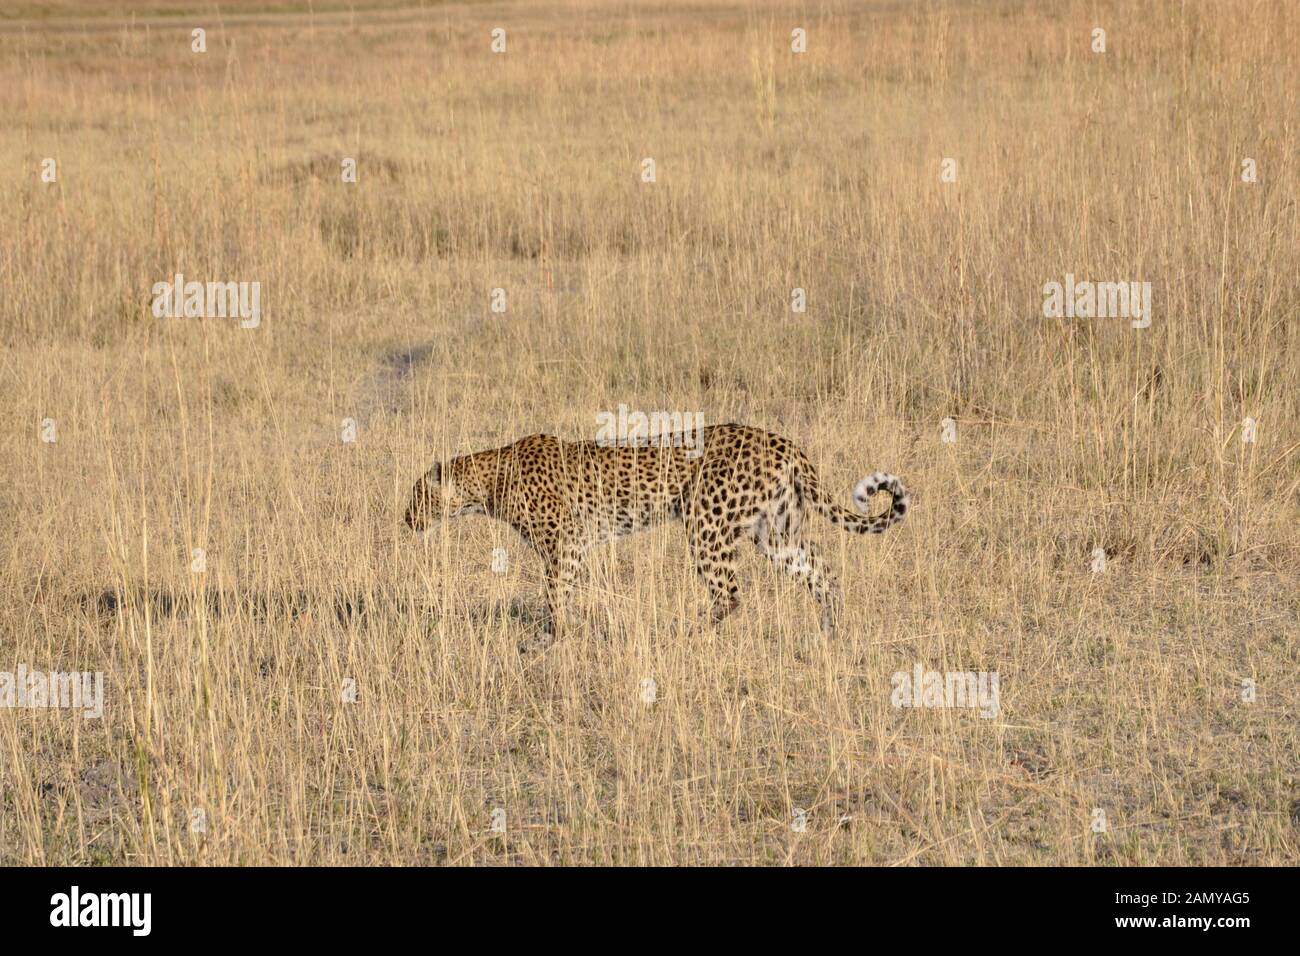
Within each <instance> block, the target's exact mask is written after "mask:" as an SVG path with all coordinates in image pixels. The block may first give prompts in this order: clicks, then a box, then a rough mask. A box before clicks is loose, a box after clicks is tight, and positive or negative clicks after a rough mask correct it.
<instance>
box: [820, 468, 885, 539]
mask: <svg viewBox="0 0 1300 956" xmlns="http://www.w3.org/2000/svg"><path fill="white" fill-rule="evenodd" d="M801 477H802V480H801V482H800V484H801V485H802V486H803V489H804V492H805V494H806V495H807V497H808V503H809V504H810V505H812V508H813V510H814V511H816V512H817V513H818V514H820V515H822V516H823V517H824V518H826V519H827V520H828V521H830V522H831V524H833V525H835V526H836V527H837V528H843V529H844V530H846V531H853V532H855V533H857V534H881V533H883V532H884V531H886V530H888V529H889V528H892V527H893V526H894V525H896V524H898V523H899V522H900V521H902V520H903V519H904V518H905V517H907V508H908V504H909V499H908V495H907V487H906V486H905V485H904V484H903V480H902V479H901V478H899V477H898V476H897V475H890V474H887V473H885V472H883V471H878V472H876V473H875V474H873V475H868V476H867V477H866V478H863V479H862V480H861V481H859V482H858V484H857V487H855V488H854V489H853V503H854V505H856V506H857V508H858V511H860V512H862V514H854V513H853V512H852V511H850V510H849V509H848V508H843V507H841V506H840V505H837V504H836V503H835V502H833V501H831V500H830V498H829V497H827V496H826V495H825V494H824V493H823V492H822V490H821V488H820V487H818V485H817V481H816V479H815V478H814V479H812V480H811V481H809V480H808V479H809V476H808V475H803V476H801ZM879 491H887V492H889V497H890V499H891V500H890V503H889V510H888V511H885V512H883V513H881V514H878V515H873V514H871V512H870V509H871V498H872V496H873V495H875V494H876V493H877V492H879Z"/></svg>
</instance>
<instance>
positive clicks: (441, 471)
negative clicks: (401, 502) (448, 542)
mask: <svg viewBox="0 0 1300 956" xmlns="http://www.w3.org/2000/svg"><path fill="white" fill-rule="evenodd" d="M477 457H478V456H476V455H464V456H462V457H460V458H453V459H452V460H451V462H450V463H448V464H447V465H446V467H444V466H443V465H441V464H437V463H435V464H434V466H433V467H432V468H430V469H429V470H428V471H427V472H425V473H424V475H423V476H422V477H421V478H420V479H419V480H418V481H416V483H415V487H414V488H412V489H411V503H410V505H408V506H407V509H406V523H407V525H409V526H410V527H411V529H412V530H414V531H424V530H425V529H427V528H428V527H429V526H430V525H431V524H433V522H435V521H439V520H442V519H443V518H457V517H459V516H461V515H475V514H484V513H485V512H486V511H487V505H488V500H489V492H490V490H491V486H490V485H489V484H488V482H487V481H486V480H484V476H483V475H482V474H481V468H480V467H478V463H477V462H476V461H475V459H476V458H477Z"/></svg>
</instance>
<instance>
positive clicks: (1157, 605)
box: [0, 0, 1300, 864]
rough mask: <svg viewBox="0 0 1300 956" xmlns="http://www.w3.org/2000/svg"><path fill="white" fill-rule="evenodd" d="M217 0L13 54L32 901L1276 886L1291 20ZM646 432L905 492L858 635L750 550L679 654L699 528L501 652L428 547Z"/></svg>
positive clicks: (921, 7)
mask: <svg viewBox="0 0 1300 956" xmlns="http://www.w3.org/2000/svg"><path fill="white" fill-rule="evenodd" d="M186 6H187V5H186V4H182V3H179V2H176V3H172V2H168V0H159V2H157V3H154V4H143V5H133V4H127V3H107V4H97V5H88V4H86V3H85V2H84V0H51V2H47V3H39V2H32V3H28V2H24V0H20V2H18V3H16V4H8V5H6V8H5V11H4V16H3V17H0V117H2V118H0V130H2V131H3V136H2V137H0V197H2V202H0V321H2V323H3V325H2V328H0V335H2V339H3V354H2V356H0V369H2V372H0V393H2V395H3V400H2V402H0V414H2V415H3V417H4V423H3V425H4V427H3V428H2V429H0V474H3V478H4V481H3V486H2V488H3V492H2V494H3V497H2V498H0V526H2V528H3V533H2V534H0V541H3V542H4V544H3V554H2V555H0V576H2V580H3V588H2V589H0V602H2V603H0V669H7V670H13V669H15V668H16V667H17V665H19V664H26V665H27V667H29V668H34V669H43V670H65V671H66V670H87V671H102V672H103V673H104V680H105V693H106V703H105V712H104V716H103V718H102V719H100V720H93V719H90V720H88V719H84V718H83V717H82V716H81V715H80V714H78V713H74V712H70V711H61V710H30V709H9V710H0V862H3V863H10V864H14V863H98V864H127V863H161V864H252V863H304V864H305V863H325V864H344V863H393V864H398V863H402V864H425V863H452V864H469V863H476V864H501V863H526V864H535V863H536V864H549V863H613V864H668V863H741V864H768V863H775V864H781V863H827V864H832V863H874V864H1154V863H1166V864H1294V863H1295V862H1296V861H1297V857H1298V855H1300V853H1298V849H1300V730H1298V728H1297V720H1296V715H1297V708H1298V705H1300V690H1298V688H1297V677H1298V675H1300V643H1298V640H1297V638H1300V599H1298V597H1297V595H1298V593H1300V587H1298V585H1300V551H1298V550H1297V549H1298V545H1300V541H1298V540H1297V526H1298V523H1297V518H1298V517H1300V502H1298V491H1300V469H1298V468H1297V450H1296V449H1297V444H1298V443H1300V428H1298V427H1297V421H1298V420H1300V415H1298V413H1300V389H1298V388H1297V384H1298V378H1300V376H1298V375H1297V363H1298V361H1300V353H1298V349H1300V332H1298V331H1297V330H1298V328H1300V323H1298V322H1297V311H1298V308H1297V301H1300V283H1298V282H1297V269H1298V268H1300V229H1298V226H1297V222H1298V217H1297V207H1296V202H1297V197H1298V196H1300V189H1298V188H1297V187H1298V186H1300V177H1298V176H1297V169H1296V155H1297V124H1296V118H1297V117H1300V102H1298V100H1297V87H1296V84H1295V77H1296V75H1297V72H1298V71H1297V62H1296V60H1297V51H1300V8H1297V7H1296V5H1295V4H1294V3H1290V2H1286V0H1276V2H1272V0H1261V2H1254V0H1243V2H1227V0H1224V2H1221V3H1211V2H1200V0H1189V2H1186V3H1183V2H1174V0H1152V2H1138V0H1133V2H1122V3H1120V2H1074V0H1066V2H1060V3H1056V2H1051V3H1049V2H1046V0H1044V2H1028V0H991V2H987V3H976V2H969V0H932V2H916V3H910V2H906V3H905V2H901V0H898V2H890V0H881V2H869V3H850V2H847V0H845V2H838V0H831V2H826V3H807V4H803V3H781V2H763V0H757V2H752V3H742V2H734V0H696V2H691V3H677V2H672V0H662V2H657V3H649V4H633V3H619V4H601V3H596V2H590V0H575V2H568V3H563V4H558V5H551V6H550V8H549V9H542V8H541V5H537V4H528V3H513V4H504V3H503V4H483V5H479V4H448V5H438V6H430V7H426V8H424V9H415V10H407V11H377V10H376V9H375V8H378V7H381V6H383V4H373V3H370V4H368V3H357V4H341V3H340V4H329V3H320V4H316V12H315V14H310V15H309V14H307V13H304V12H303V9H302V8H304V7H305V6H306V5H305V4H293V3H257V2H248V3H231V2H225V3H222V4H220V5H219V7H220V9H219V10H218V5H217V4H206V5H200V6H199V10H200V13H199V14H197V15H185V14H184V11H185V8H186ZM295 8H297V9H295ZM339 11H341V12H339ZM128 13H132V14H137V16H135V17H134V19H132V18H129V17H125V15H126V14H128ZM48 16H53V17H55V18H58V19H55V20H48V19H44V18H46V17H48ZM124 17H125V18H124ZM86 18H89V19H86ZM196 26H198V27H204V28H205V29H206V30H207V52H206V53H202V54H198V53H194V52H192V51H191V32H190V31H191V29H192V28H193V27H196ZM495 27H503V28H505V30H506V31H507V33H506V36H507V48H506V52H504V53H501V54H495V53H493V52H492V51H491V49H490V43H491V38H490V35H489V34H490V31H491V30H492V29H493V28H495ZM796 27H802V28H804V29H806V31H807V52H806V53H804V54H794V53H792V51H791V31H792V29H794V28H796ZM1096 27H1102V28H1104V29H1105V30H1106V51H1105V52H1104V53H1094V52H1093V51H1092V49H1091V45H1092V42H1093V41H1092V31H1093V29H1094V28H1096ZM346 157H352V158H355V159H356V161H357V182H356V183H352V184H349V183H344V182H343V181H342V176H341V172H340V170H341V163H342V160H343V159H344V158H346ZM46 158H53V159H54V160H55V161H56V167H55V168H56V170H57V179H56V181H54V182H43V181H42V178H41V171H42V163H43V160H45V159H46ZM646 158H653V159H654V160H655V163H656V179H657V181H655V182H653V183H647V182H643V180H642V169H643V165H642V163H643V160H644V159H646ZM945 159H954V160H956V172H957V175H956V180H955V181H953V182H945V181H943V178H942V177H941V173H942V171H943V166H942V164H943V161H944V160H945ZM1247 159H1252V160H1254V161H1255V167H1256V170H1257V175H1256V178H1255V179H1256V181H1254V182H1247V181H1243V172H1244V171H1245V167H1244V166H1243V163H1244V161H1245V160H1247ZM949 178H951V177H949ZM175 272H182V273H184V274H185V275H186V276H187V277H188V278H191V279H200V280H207V279H213V280H221V281H249V282H252V281H256V282H260V283H261V288H262V309H263V317H262V323H261V325H260V327H258V328H256V329H244V328H241V327H240V326H239V324H238V322H237V321H235V320H231V319H208V320H199V319H157V318H155V317H154V316H153V314H152V312H151V309H150V304H151V299H152V293H151V288H152V286H153V284H154V283H155V282H158V281H162V280H167V279H169V278H170V277H171V276H172V274H173V273H175ZM1066 273H1071V274H1073V275H1075V276H1076V277H1079V278H1086V279H1091V280H1099V281H1127V280H1139V281H1143V280H1144V281H1150V282H1151V283H1152V285H1153V295H1154V317H1153V321H1152V324H1151V326H1150V327H1149V328H1145V329H1134V328H1132V327H1131V324H1130V322H1129V321H1128V320H1126V319H1123V318H1112V319H1093V320H1088V319H1052V318H1045V317H1044V314H1043V298H1044V296H1043V286H1044V284H1045V283H1047V282H1049V281H1053V280H1055V281H1063V280H1064V277H1065V274H1066ZM794 288H802V289H804V290H806V295H807V311H806V312H803V313H799V312H795V311H792V308H791V301H792V299H791V296H792V290H793V289H794ZM493 289H502V290H504V293H505V296H506V303H507V308H506V311H505V312H504V313H501V312H493V311H492V310H491V308H490V303H491V301H492V299H491V297H492V290H493ZM620 404H626V405H628V406H629V407H630V408H633V409H642V410H646V411H652V410H658V409H664V410H681V411H700V412H702V413H703V414H704V416H705V419H706V421H708V422H723V421H729V420H735V421H742V422H748V423H752V424H757V425H761V426H765V427H767V428H769V429H771V430H774V431H778V432H781V433H783V434H785V435H787V436H789V437H791V438H793V439H794V440H796V441H797V442H798V443H799V444H800V445H801V446H802V447H803V448H804V449H805V450H806V451H807V452H808V454H809V456H810V457H811V459H812V460H813V461H814V463H816V464H817V465H818V467H819V468H820V470H821V473H822V480H823V484H824V485H826V486H828V487H830V488H833V489H835V490H836V493H837V494H838V495H839V496H840V498H841V500H842V501H844V502H845V503H846V504H847V503H848V493H849V489H850V488H851V487H852V485H853V483H854V482H855V481H856V480H857V479H858V478H859V477H861V476H862V475H864V474H866V473H867V472H869V471H871V470H875V469H886V470H890V471H895V472H897V473H899V474H900V475H902V476H903V477H904V478H905V480H906V481H907V482H908V484H909V486H910V487H911V489H912V491H913V509H912V512H911V513H910V515H909V517H908V520H907V521H906V522H905V523H904V524H903V525H902V526H900V527H898V528H896V529H893V530H891V531H890V532H889V533H888V534H886V535H884V536H883V537H880V538H876V537H872V538H856V537H849V536H847V535H845V534H842V533H840V532H838V531H836V530H834V529H832V528H831V527H830V526H829V525H826V524H825V523H824V522H821V521H820V519H813V521H814V522H815V535H816V540H817V541H818V542H819V543H820V544H821V545H822V547H823V550H824V551H825V552H826V554H827V555H828V558H829V560H830V562H831V563H832V565H833V566H834V568H835V570H836V572H837V574H838V575H839V577H840V578H841V580H842V581H843V583H844V587H845V592H846V612H845V619H844V621H843V626H842V633H841V635H840V636H839V638H838V639H836V640H834V641H833V642H828V641H827V640H825V639H823V638H822V636H821V635H820V632H819V630H818V627H817V614H816V610H815V606H814V605H813V603H812V602H811V601H810V600H809V598H808V597H807V595H806V594H804V593H803V592H802V591H801V590H799V589H798V587H797V585H796V584H794V583H793V582H789V581H787V580H786V579H783V578H781V577H779V576H778V575H777V574H776V573H775V572H774V570H773V569H772V568H771V567H770V566H769V565H768V564H767V562H766V561H764V560H763V559H762V558H761V556H759V555H758V554H757V552H756V551H754V550H753V549H750V550H749V551H748V552H747V553H746V555H745V560H744V565H743V575H742V599H743V602H744V603H743V606H742V609H741V610H740V612H738V613H737V614H736V615H734V616H733V618H732V619H731V620H730V621H729V622H727V623H726V624H724V625H723V626H722V627H721V628H720V629H718V630H716V631H713V630H710V629H708V628H700V627H698V626H697V625H696V623H695V622H696V621H697V619H698V618H699V616H700V615H701V613H702V611H703V609H704V607H705V595H704V591H703V589H702V588H701V587H700V585H699V584H698V583H697V582H696V581H695V577H694V572H693V570H692V569H691V567H690V562H689V557H688V555H687V553H686V549H685V545H684V542H683V538H682V532H681V529H680V528H679V527H674V526H666V527H664V528H663V529H660V530H657V531H655V532H652V533H650V534H648V535H645V536H642V537H640V538H633V539H629V540H625V541H623V542H620V543H618V544H617V545H614V546H612V547H609V548H607V549H604V550H602V551H601V553H600V554H599V555H598V556H597V560H596V561H595V567H594V570H593V574H592V577H591V580H590V581H589V582H588V584H587V586H586V587H585V588H584V591H583V594H582V595H581V597H580V601H579V608H580V612H581V615H582V618H581V626H580V628H579V630H578V631H577V633H574V634H571V635H569V636H567V637H565V639H563V640H561V641H559V642H557V643H555V644H554V645H552V646H551V647H550V648H549V649H547V650H545V651H542V652H541V653H531V654H522V655H521V653H520V651H519V645H520V644H521V643H523V642H525V641H526V640H527V639H528V638H529V636H530V635H532V634H534V633H535V632H536V631H537V629H538V627H539V623H540V615H541V589H540V568H539V565H538V562H537V561H536V559H535V558H534V557H533V556H531V555H530V554H528V553H526V552H525V551H524V550H523V549H522V547H521V545H520V543H519V542H518V541H517V540H516V539H515V538H514V537H513V536H512V534H511V533H510V532H508V531H507V529H505V528H504V527H503V526H498V525H496V524H494V523H492V522H490V521H488V520H487V519H483V518H466V519H462V520H461V521H459V522H458V523H455V524H452V525H450V526H444V527H443V528H442V529H440V530H438V531H436V532H434V533H431V534H430V535H428V536H427V537H426V538H423V539H422V538H420V537H417V536H415V535H413V534H411V533H410V532H409V531H407V529H406V528H405V527H404V526H403V525H402V524H401V515H402V510H403V508H404V506H405V504H406V497H407V494H408V490H409V487H410V484H411V482H412V481H413V480H414V479H415V478H416V477H417V476H418V475H419V474H420V473H421V472H422V471H423V470H424V469H425V468H427V467H428V465H429V464H430V463H431V462H432V461H434V460H435V459H440V458H442V459H445V458H446V457H447V456H450V455H454V454H459V453H464V452H468V451H473V450H478V449H482V448H486V447H493V446H497V445H501V444H505V443H507V442H509V441H512V440H514V439H515V438H517V437H520V436H522V435H525V434H528V433H531V432H537V431H547V432H551V433H554V434H558V435H561V436H564V437H567V438H574V439H576V438H591V437H594V434H595V431H596V417H595V416H596V415H597V414H598V413H599V412H601V411H604V410H614V409H617V408H618V406H619V405H620ZM945 418H950V419H952V420H953V423H954V426H953V427H954V428H955V433H954V432H952V431H950V432H949V437H955V439H956V440H955V441H944V440H943V437H944V433H943V428H942V426H941V422H942V421H943V420H944V419H945ZM1247 418H1251V419H1254V420H1255V421H1256V422H1257V426H1256V434H1255V438H1256V440H1255V441H1254V442H1249V441H1243V424H1242V423H1243V421H1244V420H1245V419H1247ZM344 419H352V420H353V421H354V422H355V423H356V440H355V441H351V442H345V441H343V425H342V423H343V420H344ZM47 420H49V423H48V425H47V424H44V423H46V422H47ZM49 426H52V431H51V430H50V427H49ZM48 437H55V438H56V439H57V440H56V441H53V442H51V441H47V440H43V439H45V438H48ZM497 548H502V549H505V555H506V560H507V565H506V571H505V573H504V574H499V573H494V571H493V570H492V557H493V551H494V549H497ZM1098 548H1100V549H1104V551H1105V553H1106V557H1107V560H1106V565H1105V569H1104V570H1102V571H1094V570H1093V559H1092V555H1093V554H1094V552H1095V550H1096V549H1098ZM194 549H202V551H203V552H204V555H205V559H206V569H205V570H203V571H202V572H201V573H196V572H194V571H193V570H192V567H193V566H194V565H193V561H194ZM918 664H919V665H921V666H922V667H923V668H925V669H927V670H931V669H932V670H938V671H967V670H969V671H996V672H997V673H998V675H999V679H1000V690H1001V697H1000V710H999V713H998V714H997V716H996V717H994V718H991V719H985V718H982V717H980V716H979V714H978V713H976V712H974V711H971V710H968V709H906V708H897V707H894V706H891V702H890V698H891V691H892V685H891V675H893V674H894V673H895V672H898V671H909V672H910V671H911V670H912V669H913V668H914V667H915V666H916V665H918ZM646 679H653V681H654V686H655V689H656V699H655V700H654V701H653V702H652V703H647V702H646V700H645V697H646V695H645V694H644V693H643V688H644V687H645V686H646V685H645V684H644V682H645V681H646ZM1249 682H1253V685H1252V684H1250V683H1249ZM1251 686H1253V687H1254V695H1253V698H1254V699H1253V700H1250V699H1249V698H1250V697H1251V696H1252V695H1251V693H1250V690H1249V689H1250V687H1251ZM349 689H355V701H352V702H349V701H348V700H347V699H345V698H347V697H348V696H349V695H348V690H349ZM496 810H501V811H504V820H505V832H504V833H500V832H494V831H493V827H492V822H493V813H494V811H496ZM800 810H802V811H805V814H806V821H807V825H806V828H803V829H801V828H799V827H797V826H795V825H794V824H795V823H796V822H797V819H798V811H800ZM1099 810H1100V811H1102V812H1104V815H1105V821H1106V827H1105V829H1104V831H1102V832H1098V829H1097V828H1096V827H1095V826H1094V823H1095V821H1097V820H1098V819H1100V818H1099V817H1098V815H1097V811H1099ZM498 820H500V816H498Z"/></svg>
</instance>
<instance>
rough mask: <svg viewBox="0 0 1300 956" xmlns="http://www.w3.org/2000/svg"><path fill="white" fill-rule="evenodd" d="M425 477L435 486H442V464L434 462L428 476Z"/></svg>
mask: <svg viewBox="0 0 1300 956" xmlns="http://www.w3.org/2000/svg"><path fill="white" fill-rule="evenodd" d="M426 477H427V478H428V479H429V481H431V482H432V483H433V484H435V485H440V484H442V462H440V461H435V462H434V463H433V467H432V468H430V469H429V474H428V475H426Z"/></svg>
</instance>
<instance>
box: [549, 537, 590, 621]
mask: <svg viewBox="0 0 1300 956" xmlns="http://www.w3.org/2000/svg"><path fill="white" fill-rule="evenodd" d="M543 558H544V564H545V567H546V609H547V615H548V617H547V622H546V632H547V633H548V634H551V635H552V636H556V637H558V636H560V635H562V634H563V633H564V631H565V630H566V629H567V626H568V618H569V612H570V610H571V608H572V604H573V590H574V588H575V587H576V586H577V583H578V577H579V575H580V574H581V573H582V569H583V566H584V565H585V563H586V548H584V547H583V545H582V542H581V541H580V540H579V539H578V538H577V537H576V536H574V535H572V534H569V533H565V534H561V535H557V537H556V540H555V541H554V543H553V547H552V550H551V552H550V554H549V556H545V555H544V556H543Z"/></svg>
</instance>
